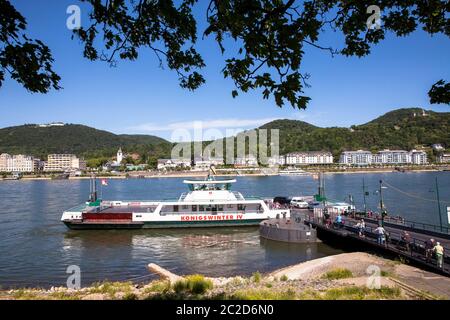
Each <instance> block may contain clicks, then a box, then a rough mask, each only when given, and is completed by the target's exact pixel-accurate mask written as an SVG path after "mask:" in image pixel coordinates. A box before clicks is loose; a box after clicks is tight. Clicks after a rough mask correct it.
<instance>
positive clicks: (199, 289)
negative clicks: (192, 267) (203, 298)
mask: <svg viewBox="0 0 450 320" xmlns="http://www.w3.org/2000/svg"><path fill="white" fill-rule="evenodd" d="M212 288H213V283H212V281H211V280H208V279H205V277H204V276H202V275H200V274H193V275H190V276H187V277H185V278H184V279H181V280H178V281H177V282H175V283H174V285H173V290H174V291H175V292H176V293H184V292H188V293H192V294H197V295H198V294H204V293H205V292H206V291H208V290H211V289H212Z"/></svg>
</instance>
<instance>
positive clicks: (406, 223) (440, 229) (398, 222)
mask: <svg viewBox="0 0 450 320" xmlns="http://www.w3.org/2000/svg"><path fill="white" fill-rule="evenodd" d="M356 216H357V217H360V218H364V219H367V220H371V221H379V220H380V219H381V218H380V217H379V216H372V217H368V216H367V215H364V214H357V215H356ZM383 222H384V223H388V224H392V225H395V226H397V227H400V228H409V229H417V230H423V231H429V232H433V233H436V234H439V233H443V234H446V235H450V228H449V227H446V226H437V225H434V224H429V223H423V222H416V221H410V220H405V219H399V218H394V217H389V216H387V217H384V219H383Z"/></svg>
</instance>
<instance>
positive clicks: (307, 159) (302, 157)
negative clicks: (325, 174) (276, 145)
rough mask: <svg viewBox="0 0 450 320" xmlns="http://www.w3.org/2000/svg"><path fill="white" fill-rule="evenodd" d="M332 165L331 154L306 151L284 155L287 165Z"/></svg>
mask: <svg viewBox="0 0 450 320" xmlns="http://www.w3.org/2000/svg"><path fill="white" fill-rule="evenodd" d="M330 163H333V155H332V154H331V152H322V151H307V152H291V153H288V154H286V161H285V164H287V165H308V164H330Z"/></svg>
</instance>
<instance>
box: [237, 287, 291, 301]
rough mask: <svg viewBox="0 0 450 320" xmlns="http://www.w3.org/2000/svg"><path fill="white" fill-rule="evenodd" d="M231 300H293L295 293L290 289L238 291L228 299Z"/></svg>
mask: <svg viewBox="0 0 450 320" xmlns="http://www.w3.org/2000/svg"><path fill="white" fill-rule="evenodd" d="M229 298H230V299H232V300H295V298H296V293H295V291H294V290H292V289H288V290H284V291H275V290H269V289H264V288H262V289H248V290H238V291H236V292H235V293H233V294H232V295H231V296H230V297H229Z"/></svg>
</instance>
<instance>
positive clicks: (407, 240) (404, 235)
mask: <svg viewBox="0 0 450 320" xmlns="http://www.w3.org/2000/svg"><path fill="white" fill-rule="evenodd" d="M402 241H403V243H404V244H405V249H406V251H408V252H409V250H410V249H411V235H410V234H409V233H408V231H403V232H402Z"/></svg>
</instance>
